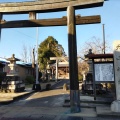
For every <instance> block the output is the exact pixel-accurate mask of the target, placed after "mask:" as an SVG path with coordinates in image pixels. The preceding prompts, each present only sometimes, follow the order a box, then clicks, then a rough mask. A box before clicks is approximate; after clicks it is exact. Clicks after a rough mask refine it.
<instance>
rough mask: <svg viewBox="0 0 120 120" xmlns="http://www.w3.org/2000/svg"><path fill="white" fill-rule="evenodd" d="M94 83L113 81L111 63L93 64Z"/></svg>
mask: <svg viewBox="0 0 120 120" xmlns="http://www.w3.org/2000/svg"><path fill="white" fill-rule="evenodd" d="M94 71H95V81H97V82H109V81H114V66H113V63H94Z"/></svg>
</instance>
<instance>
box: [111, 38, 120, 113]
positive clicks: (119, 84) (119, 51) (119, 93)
mask: <svg viewBox="0 0 120 120" xmlns="http://www.w3.org/2000/svg"><path fill="white" fill-rule="evenodd" d="M114 71H115V86H116V100H115V101H113V102H112V104H111V110H112V111H113V112H120V40H118V41H114Z"/></svg>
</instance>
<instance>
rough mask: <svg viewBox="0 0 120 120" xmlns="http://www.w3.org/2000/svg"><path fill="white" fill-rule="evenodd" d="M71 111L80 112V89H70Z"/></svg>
mask: <svg viewBox="0 0 120 120" xmlns="http://www.w3.org/2000/svg"><path fill="white" fill-rule="evenodd" d="M70 107H71V113H78V112H80V94H79V90H70Z"/></svg>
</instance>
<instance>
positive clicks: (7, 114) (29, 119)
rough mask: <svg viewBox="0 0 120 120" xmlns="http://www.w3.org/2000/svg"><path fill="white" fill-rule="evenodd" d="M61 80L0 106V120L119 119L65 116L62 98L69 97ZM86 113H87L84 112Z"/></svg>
mask: <svg viewBox="0 0 120 120" xmlns="http://www.w3.org/2000/svg"><path fill="white" fill-rule="evenodd" d="M64 83H67V84H69V80H62V81H60V82H58V83H57V84H56V85H54V86H53V87H52V90H49V91H42V92H36V93H34V94H32V95H30V96H29V97H27V98H22V99H20V100H18V101H16V102H14V103H11V104H9V105H5V106H1V107H0V110H1V111H2V112H0V116H3V117H1V118H0V120H119V119H115V118H99V117H80V116H67V114H69V113H70V108H64V107H63V104H64V100H65V98H67V97H69V91H65V90H63V89H62V86H63V84H64ZM86 114H88V113H87V112H86Z"/></svg>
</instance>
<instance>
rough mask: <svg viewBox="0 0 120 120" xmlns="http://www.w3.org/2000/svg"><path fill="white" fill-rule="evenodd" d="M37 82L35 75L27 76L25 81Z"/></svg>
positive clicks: (27, 82)
mask: <svg viewBox="0 0 120 120" xmlns="http://www.w3.org/2000/svg"><path fill="white" fill-rule="evenodd" d="M34 82H35V79H34V77H33V76H26V78H25V83H26V84H33V83H34Z"/></svg>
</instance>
